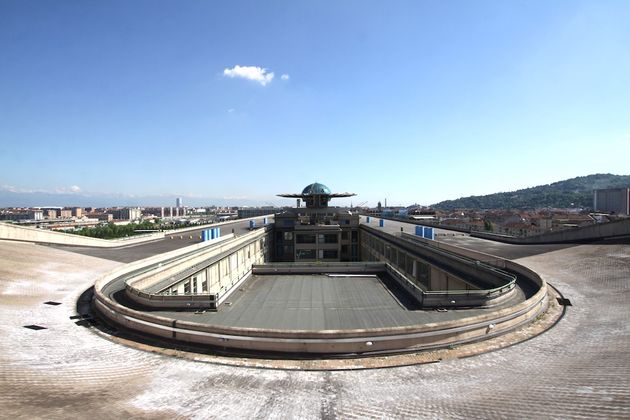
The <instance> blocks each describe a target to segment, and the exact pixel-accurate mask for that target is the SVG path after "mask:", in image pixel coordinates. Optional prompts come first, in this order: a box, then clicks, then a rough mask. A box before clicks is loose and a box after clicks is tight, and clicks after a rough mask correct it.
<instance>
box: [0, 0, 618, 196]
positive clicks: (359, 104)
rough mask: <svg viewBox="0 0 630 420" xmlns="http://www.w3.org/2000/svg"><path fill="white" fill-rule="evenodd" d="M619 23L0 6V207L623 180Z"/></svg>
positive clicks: (444, 7)
mask: <svg viewBox="0 0 630 420" xmlns="http://www.w3.org/2000/svg"><path fill="white" fill-rule="evenodd" d="M629 20H630V6H628V5H627V3H625V2H622V1H603V2H597V3H591V2H579V1H575V2H558V3H552V4H549V3H548V2H542V1H536V2H527V3H520V2H516V3H507V4H497V3H496V2H475V3H474V4H471V3H466V2H449V3H446V4H443V3H437V2H395V3H393V4H388V5H387V7H385V6H384V5H383V4H381V3H376V2H344V3H342V4H338V3H333V2H325V3H316V4H308V3H293V2H291V3H289V2H286V3H284V2H271V3H266V4H256V3H254V4H251V3H241V2H233V3H230V4H217V3H203V2H194V3H184V4H180V3H174V2H164V1H158V2H134V3H126V2H108V3H104V4H98V3H74V2H72V3H71V2H56V3H48V2H37V1H36V2H28V3H24V2H18V1H7V2H3V3H2V4H0V49H2V51H3V55H4V57H5V63H4V64H3V66H2V67H0V168H1V169H0V197H1V198H0V200H7V197H10V196H12V195H13V196H15V195H19V194H28V193H29V192H36V191H39V192H41V193H43V194H46V195H47V197H50V198H51V199H52V198H54V197H57V198H62V197H68V198H69V199H71V198H73V197H74V198H75V199H77V200H78V199H82V198H89V197H96V198H98V197H100V198H107V199H110V198H115V197H119V198H120V201H121V203H115V202H112V203H111V204H112V205H115V204H121V205H124V204H125V201H126V202H128V203H130V205H134V204H131V203H132V202H133V200H134V199H136V200H140V199H142V200H144V199H145V198H147V197H153V198H154V199H155V200H158V199H159V198H160V197H163V198H165V201H164V202H163V203H164V204H166V205H168V203H174V202H175V201H174V199H175V198H176V197H182V198H183V199H184V203H191V205H200V204H195V203H203V202H204V200H215V201H217V202H207V204H208V205H212V204H220V203H219V202H218V200H232V201H233V202H234V203H238V202H242V203H250V205H255V204H260V205H265V204H268V203H272V204H276V205H291V204H292V203H290V202H289V201H290V200H284V199H278V198H277V197H276V194H277V193H282V192H287V191H294V190H296V188H299V187H300V186H303V185H307V184H310V183H312V182H316V181H319V182H323V183H324V184H326V185H328V186H329V187H330V188H331V189H332V190H334V191H335V192H336V191H352V192H356V193H357V197H355V198H354V199H353V200H352V202H353V204H355V205H356V204H359V203H361V202H367V205H370V206H376V204H377V202H378V201H384V199H385V198H387V200H388V203H389V204H391V205H409V204H412V203H414V202H417V203H420V204H426V205H428V204H433V203H437V202H439V201H442V200H447V199H455V198H459V197H465V196H471V195H483V194H490V193H495V192H500V191H513V190H517V189H520V188H527V187H532V186H536V185H544V184H549V183H552V182H556V181H560V180H564V179H569V178H573V177H577V176H584V175H589V174H594V173H615V174H625V173H627V156H628V155H629V154H630V121H628V118H627V115H629V114H630V112H629V111H630V56H628V54H627V45H630V27H628V25H627V22H628V21H629ZM108 197H109V198H108ZM197 200H198V201H197ZM143 203H144V204H147V205H149V204H154V205H160V204H162V203H161V202H155V203H150V202H143ZM349 203H350V200H348V203H341V202H340V204H349ZM66 204H68V205H70V204H71V203H63V204H62V205H66ZM77 204H78V203H77ZM8 205H10V204H7V203H6V202H5V203H3V202H0V207H5V206H8ZM24 205H29V204H26V203H25V204H24ZM39 205H57V204H55V203H51V202H42V203H39Z"/></svg>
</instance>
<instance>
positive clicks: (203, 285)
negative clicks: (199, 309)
mask: <svg viewBox="0 0 630 420" xmlns="http://www.w3.org/2000/svg"><path fill="white" fill-rule="evenodd" d="M207 291H208V281H207V280H204V281H202V282H201V292H202V293H205V292H207Z"/></svg>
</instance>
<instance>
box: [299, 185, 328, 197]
mask: <svg viewBox="0 0 630 420" xmlns="http://www.w3.org/2000/svg"><path fill="white" fill-rule="evenodd" d="M314 194H326V195H330V194H331V192H330V188H328V187H327V186H325V185H324V184H320V183H318V182H315V183H313V184H310V185H307V186H306V187H305V188H304V189H303V190H302V195H314Z"/></svg>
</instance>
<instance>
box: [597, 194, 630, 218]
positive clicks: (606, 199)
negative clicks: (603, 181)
mask: <svg viewBox="0 0 630 420" xmlns="http://www.w3.org/2000/svg"><path fill="white" fill-rule="evenodd" d="M593 210H595V211H596V212H603V213H616V214H623V215H630V188H609V189H603V190H595V191H593Z"/></svg>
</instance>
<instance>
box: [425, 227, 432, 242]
mask: <svg viewBox="0 0 630 420" xmlns="http://www.w3.org/2000/svg"><path fill="white" fill-rule="evenodd" d="M423 236H424V237H425V238H427V239H431V240H433V238H434V234H433V228H431V227H425V228H424V235H423Z"/></svg>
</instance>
